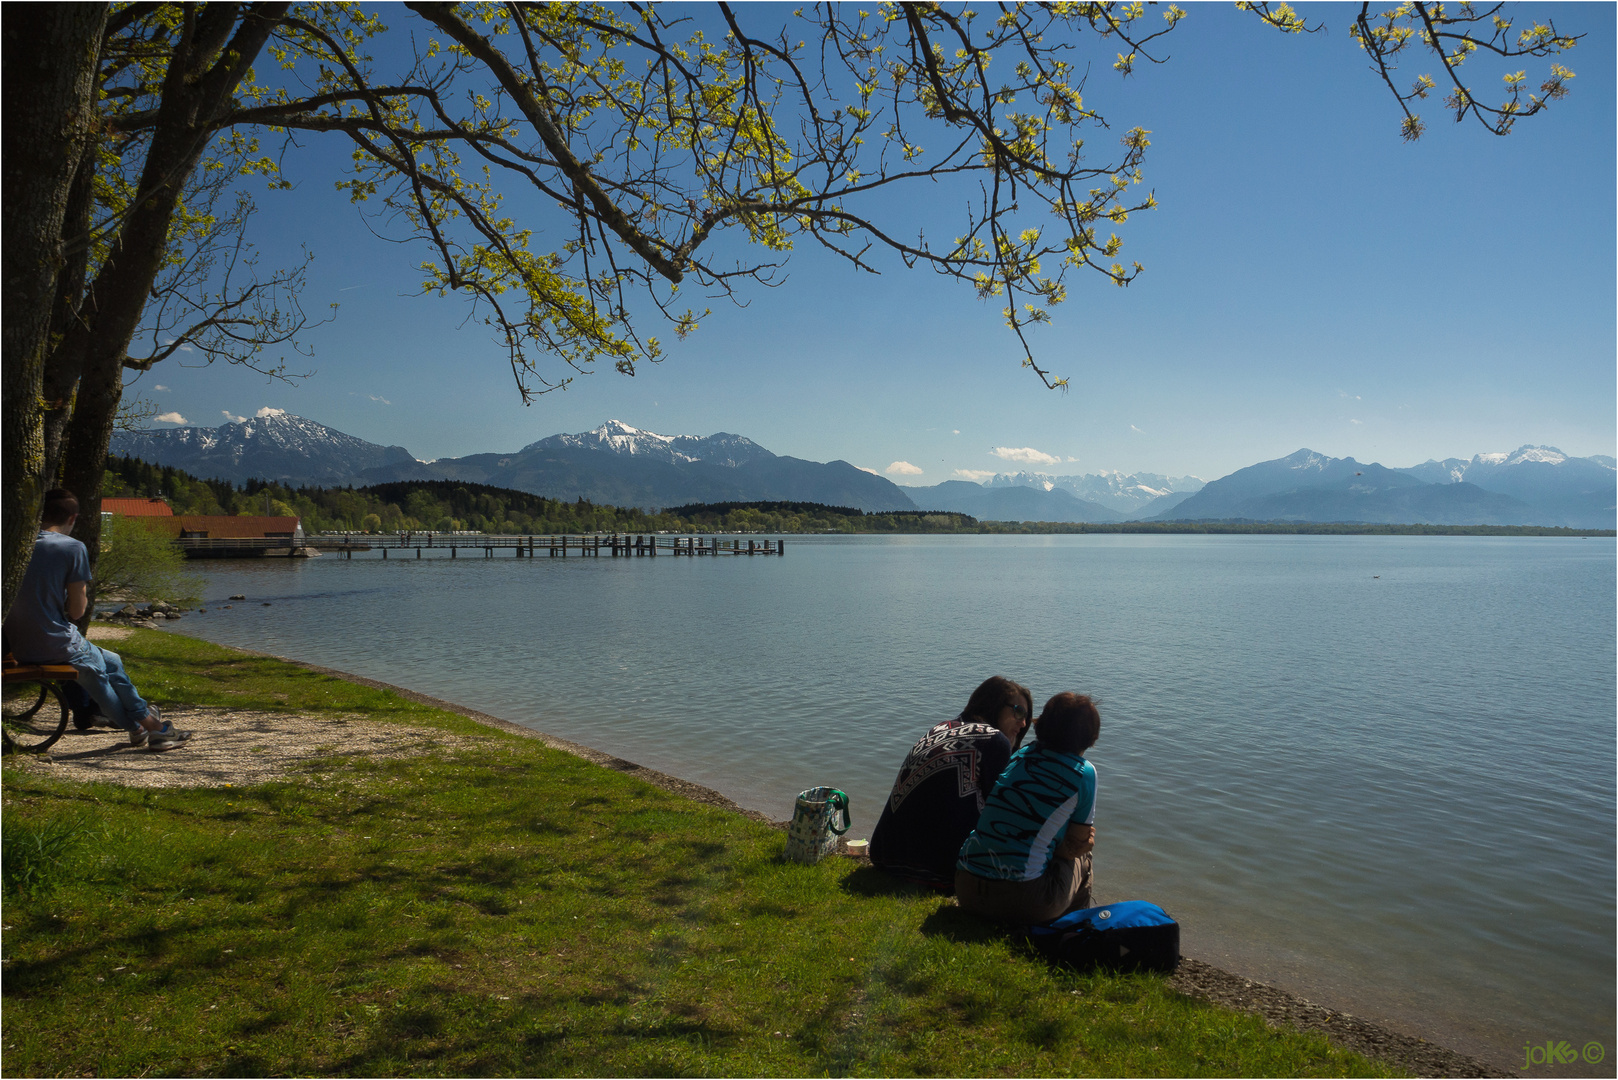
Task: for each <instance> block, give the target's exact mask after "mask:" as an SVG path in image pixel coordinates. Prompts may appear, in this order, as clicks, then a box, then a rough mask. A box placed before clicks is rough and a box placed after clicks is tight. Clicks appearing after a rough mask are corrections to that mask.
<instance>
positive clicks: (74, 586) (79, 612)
mask: <svg viewBox="0 0 1618 1080" xmlns="http://www.w3.org/2000/svg"><path fill="white" fill-rule="evenodd" d="M89 606H90V583H89V582H88V581H70V582H68V583H67V604H66V607H67V617H68V618H69V619H72V620H73V621H74V622H78V621H79V620H80V619H82V618H84V610H85V608H87V607H89Z"/></svg>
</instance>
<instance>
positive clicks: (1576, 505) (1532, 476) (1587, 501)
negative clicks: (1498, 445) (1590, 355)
mask: <svg viewBox="0 0 1618 1080" xmlns="http://www.w3.org/2000/svg"><path fill="white" fill-rule="evenodd" d="M1400 471H1401V472H1406V473H1409V474H1410V475H1411V476H1414V477H1417V478H1418V479H1421V480H1426V481H1428V482H1429V483H1434V484H1459V483H1468V484H1476V485H1477V486H1478V487H1480V488H1482V489H1483V490H1485V491H1494V492H1499V493H1500V494H1502V495H1510V496H1512V497H1513V498H1517V499H1521V500H1522V501H1523V502H1525V503H1527V504H1529V505H1530V506H1533V507H1535V508H1536V509H1538V510H1540V511H1541V512H1542V513H1543V514H1545V515H1548V516H1550V517H1552V518H1554V519H1555V520H1554V522H1547V523H1554V524H1566V525H1570V526H1572V527H1574V528H1581V529H1610V528H1612V527H1613V522H1614V519H1615V518H1618V513H1615V511H1614V506H1615V504H1618V470H1615V469H1614V468H1613V461H1612V459H1611V458H1608V457H1585V458H1580V457H1570V456H1568V455H1567V454H1564V453H1563V452H1562V451H1560V450H1558V449H1557V448H1556V447H1554V446H1519V447H1518V448H1517V449H1515V450H1513V451H1511V452H1510V453H1493V454H1476V455H1474V456H1473V457H1472V458H1471V460H1467V459H1464V458H1446V459H1445V460H1443V461H1424V462H1422V463H1421V464H1420V465H1416V466H1412V467H1411V468H1408V469H1402V470H1400Z"/></svg>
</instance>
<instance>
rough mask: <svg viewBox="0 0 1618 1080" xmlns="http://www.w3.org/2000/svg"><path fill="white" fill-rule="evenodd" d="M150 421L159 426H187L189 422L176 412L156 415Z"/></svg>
mask: <svg viewBox="0 0 1618 1080" xmlns="http://www.w3.org/2000/svg"><path fill="white" fill-rule="evenodd" d="M152 419H153V420H156V421H157V422H158V423H160V424H189V423H190V422H191V421H189V420H187V419H186V418H185V417H183V416H181V415H180V414H179V413H177V412H166V413H158V414H157V415H156V416H154V417H152Z"/></svg>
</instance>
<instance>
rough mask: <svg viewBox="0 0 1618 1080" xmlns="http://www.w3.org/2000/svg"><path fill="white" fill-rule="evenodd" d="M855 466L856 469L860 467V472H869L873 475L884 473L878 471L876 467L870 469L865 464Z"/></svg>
mask: <svg viewBox="0 0 1618 1080" xmlns="http://www.w3.org/2000/svg"><path fill="white" fill-rule="evenodd" d="M854 467H855V468H856V469H858V470H859V471H860V472H868V473H870V474H871V475H872V476H881V475H882V474H881V473H879V472H877V471H876V470H875V469H868V468H866V467H865V466H864V465H856V466H854Z"/></svg>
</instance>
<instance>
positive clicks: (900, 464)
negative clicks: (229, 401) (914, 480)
mask: <svg viewBox="0 0 1618 1080" xmlns="http://www.w3.org/2000/svg"><path fill="white" fill-rule="evenodd" d="M921 472H922V470H921V468H920V467H919V466H916V465H912V464H910V462H908V461H895V462H894V463H893V464H892V465H889V466H888V475H889V476H920V475H921Z"/></svg>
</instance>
